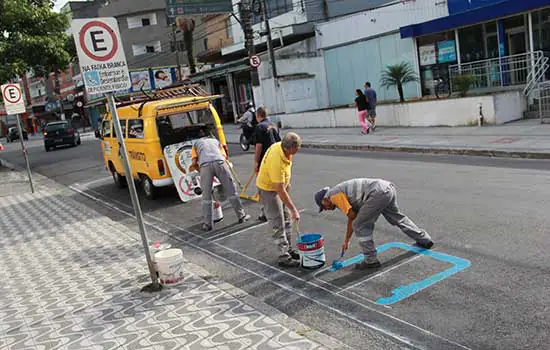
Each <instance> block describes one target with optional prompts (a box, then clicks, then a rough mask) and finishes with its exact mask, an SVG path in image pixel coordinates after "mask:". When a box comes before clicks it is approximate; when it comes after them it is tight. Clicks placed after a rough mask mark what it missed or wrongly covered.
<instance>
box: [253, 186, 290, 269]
mask: <svg viewBox="0 0 550 350" xmlns="http://www.w3.org/2000/svg"><path fill="white" fill-rule="evenodd" d="M259 194H260V203H262V205H263V206H264V210H265V214H266V217H267V220H268V222H269V225H270V226H271V230H272V235H273V236H272V237H273V240H274V241H275V244H276V245H277V251H278V253H279V261H286V260H288V259H290V254H289V253H288V251H289V249H290V244H291V242H292V237H291V236H292V228H291V224H290V212H289V210H288V208H287V207H286V206H285V205H284V204H283V201H281V198H279V195H278V194H277V192H271V191H264V190H259Z"/></svg>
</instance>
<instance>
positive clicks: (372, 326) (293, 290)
mask: <svg viewBox="0 0 550 350" xmlns="http://www.w3.org/2000/svg"><path fill="white" fill-rule="evenodd" d="M69 188H70V189H72V190H73V191H75V192H78V193H80V194H82V195H83V196H85V197H88V198H90V199H92V200H95V201H97V202H98V203H104V205H106V206H107V207H110V208H112V209H115V210H117V211H119V212H121V213H123V214H125V215H127V216H129V217H131V218H135V215H133V214H132V213H129V212H127V211H125V210H123V209H120V208H118V207H116V206H113V205H111V204H109V203H108V202H106V201H104V200H102V199H100V198H96V197H94V196H92V195H91V194H89V193H86V192H84V191H82V190H80V189H78V188H76V187H74V186H69ZM145 215H146V216H148V217H150V215H149V214H145ZM153 219H155V220H158V219H156V218H154V217H153ZM145 224H147V225H148V226H150V227H153V228H154V229H156V230H158V231H160V232H162V233H164V234H166V235H168V236H170V237H172V238H173V239H175V240H178V241H181V242H183V243H184V244H186V245H188V246H191V247H193V248H194V249H197V250H200V251H202V252H204V253H205V254H208V255H211V256H214V257H216V258H217V259H219V260H222V261H225V262H227V263H228V264H230V265H233V266H235V267H237V268H240V269H241V270H244V271H246V272H248V273H250V274H252V275H254V276H256V277H258V278H261V279H263V280H265V281H268V282H269V283H272V284H274V285H276V286H277V287H279V288H281V289H284V290H286V291H289V292H291V293H294V294H296V295H299V296H301V297H303V298H305V299H307V300H309V301H311V302H312V303H315V304H318V305H321V306H323V307H324V308H326V309H328V310H331V311H332V312H334V313H336V314H338V315H341V316H343V317H345V318H348V319H350V320H353V321H354V322H357V323H358V324H361V325H363V326H365V327H367V328H370V329H372V330H375V331H378V332H381V333H383V334H385V335H387V336H389V337H391V338H393V339H395V340H397V341H399V342H401V343H403V344H406V345H408V346H411V347H413V348H415V349H424V347H422V346H420V345H418V344H415V343H414V342H413V341H412V340H410V339H408V338H406V337H404V336H402V335H399V334H396V333H394V332H392V331H390V330H387V329H384V328H381V327H379V326H377V325H375V324H371V323H368V322H365V321H362V320H360V319H358V318H357V317H355V316H352V315H350V314H348V313H346V312H344V311H341V310H339V309H336V308H335V307H333V306H330V305H328V304H325V303H324V302H322V301H319V300H317V299H315V298H312V297H310V296H308V295H306V294H304V293H303V292H302V291H300V290H299V289H297V288H294V287H289V286H286V285H284V284H281V283H279V282H276V281H273V280H271V279H270V278H268V277H265V276H262V275H260V274H259V273H257V272H255V271H252V270H250V269H248V268H246V267H244V266H241V265H238V264H237V263H235V262H233V261H231V260H229V259H227V258H224V257H223V256H220V255H218V254H216V253H213V252H211V251H209V250H207V249H205V248H202V247H199V246H198V245H196V244H193V243H191V242H187V241H185V240H183V239H181V238H180V237H177V236H175V235H172V234H170V232H168V231H167V230H165V229H163V228H161V227H158V226H156V225H154V224H151V223H150V222H147V221H145ZM167 225H169V226H172V227H174V228H176V229H178V230H181V231H183V232H185V233H187V234H189V235H191V236H193V237H195V238H199V239H202V240H205V239H204V238H203V237H201V236H200V235H197V234H194V233H193V232H190V231H187V230H186V229H184V228H181V227H179V226H177V225H172V224H167ZM205 241H207V242H209V243H211V244H214V245H216V246H219V247H220V248H223V249H226V250H228V251H229V252H231V253H233V254H236V255H239V256H241V257H243V258H245V259H248V260H251V261H254V262H256V263H258V264H259V265H262V266H265V267H267V268H269V269H271V270H275V271H277V272H278V273H280V274H284V275H286V276H289V277H291V278H293V279H297V280H300V281H302V282H304V283H306V284H309V285H312V286H313V287H316V288H319V289H322V290H324V291H326V292H328V293H331V294H333V295H334V296H338V297H340V298H343V299H345V300H347V301H349V302H351V303H353V304H357V305H359V306H361V307H363V308H365V309H367V310H370V311H372V312H374V313H378V314H380V315H383V316H386V317H388V318H390V319H392V320H394V321H397V322H399V323H402V324H404V325H407V326H409V327H411V328H414V329H416V330H419V331H421V332H422V333H424V334H426V335H429V336H431V337H434V338H437V339H440V340H443V341H445V342H448V343H449V344H453V345H456V346H457V347H460V348H462V349H465V350H472V349H471V348H468V347H467V346H464V345H462V344H459V343H457V342H455V341H452V340H449V339H447V338H445V337H443V336H440V335H438V334H435V333H433V332H430V331H429V330H426V329H424V328H421V327H419V326H417V325H415V324H412V323H410V322H407V321H405V320H402V319H400V318H398V317H396V316H393V315H390V314H387V313H385V312H382V311H380V310H377V309H374V308H372V307H369V306H367V305H365V304H361V303H359V302H357V301H356V300H353V299H351V298H348V297H346V296H343V295H341V294H336V293H335V292H333V291H331V290H329V289H327V288H324V287H322V286H319V285H318V284H315V283H312V282H310V281H306V280H304V279H302V278H300V277H298V276H294V275H292V274H291V273H288V272H286V271H283V270H280V269H278V268H275V267H273V266H271V265H268V264H266V263H264V262H263V261H260V260H257V259H255V258H252V257H250V256H248V255H246V254H243V253H241V252H239V251H236V250H234V249H232V248H229V247H226V246H224V245H222V244H219V243H216V242H212V241H208V240H205Z"/></svg>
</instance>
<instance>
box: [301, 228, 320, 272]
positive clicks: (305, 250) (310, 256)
mask: <svg viewBox="0 0 550 350" xmlns="http://www.w3.org/2000/svg"><path fill="white" fill-rule="evenodd" d="M296 246H297V247H298V250H299V251H300V260H301V264H302V267H303V268H304V269H318V268H320V267H323V266H324V265H325V263H326V256H325V240H324V239H323V236H322V235H321V234H319V233H306V234H302V235H300V236H299V237H298V239H297V242H296Z"/></svg>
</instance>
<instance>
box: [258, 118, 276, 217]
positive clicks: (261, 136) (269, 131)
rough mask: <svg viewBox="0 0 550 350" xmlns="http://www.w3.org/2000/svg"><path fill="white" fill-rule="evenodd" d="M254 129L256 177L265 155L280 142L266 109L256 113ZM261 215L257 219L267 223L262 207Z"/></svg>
mask: <svg viewBox="0 0 550 350" xmlns="http://www.w3.org/2000/svg"><path fill="white" fill-rule="evenodd" d="M256 121H257V122H258V124H257V125H256V129H255V131H254V140H255V142H256V151H255V154H254V172H255V173H256V176H257V175H258V172H259V171H260V165H261V164H262V160H263V158H264V155H265V153H266V152H267V150H268V149H269V147H271V145H273V144H274V143H276V142H279V141H281V135H280V134H279V129H278V128H277V126H276V125H275V124H274V123H273V122H272V121H271V119H270V118H269V117H268V115H267V109H265V108H263V107H260V108H258V110H257V111H256ZM260 210H261V214H260V217H259V218H258V219H259V220H260V221H263V222H265V221H267V216H266V215H265V208H264V206H263V205H262V207H261V209H260Z"/></svg>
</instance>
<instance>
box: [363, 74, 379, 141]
mask: <svg viewBox="0 0 550 350" xmlns="http://www.w3.org/2000/svg"><path fill="white" fill-rule="evenodd" d="M364 95H365V96H367V100H368V101H369V109H368V117H367V118H368V120H369V123H370V124H371V129H372V131H376V101H377V98H376V90H374V89H373V88H372V87H371V83H370V82H369V81H367V82H366V83H365V93H364Z"/></svg>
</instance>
